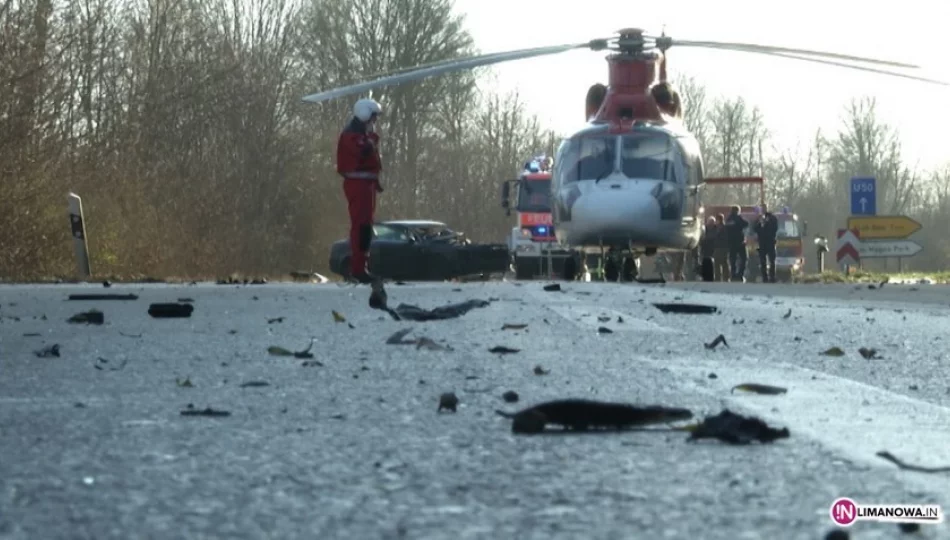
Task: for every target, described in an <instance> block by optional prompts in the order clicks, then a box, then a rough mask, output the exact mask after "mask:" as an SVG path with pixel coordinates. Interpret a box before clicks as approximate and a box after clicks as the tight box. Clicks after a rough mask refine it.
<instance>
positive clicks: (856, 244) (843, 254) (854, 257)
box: [836, 229, 861, 268]
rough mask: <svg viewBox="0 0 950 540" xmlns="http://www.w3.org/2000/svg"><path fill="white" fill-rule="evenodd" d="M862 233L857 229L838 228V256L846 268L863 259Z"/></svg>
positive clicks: (840, 263) (839, 262)
mask: <svg viewBox="0 0 950 540" xmlns="http://www.w3.org/2000/svg"><path fill="white" fill-rule="evenodd" d="M860 247H861V234H860V233H859V232H858V231H856V230H849V229H838V249H837V251H836V258H837V261H838V264H839V265H840V266H842V267H844V268H848V267H851V266H856V265H857V264H858V262H860V261H861V253H860V251H859V249H860Z"/></svg>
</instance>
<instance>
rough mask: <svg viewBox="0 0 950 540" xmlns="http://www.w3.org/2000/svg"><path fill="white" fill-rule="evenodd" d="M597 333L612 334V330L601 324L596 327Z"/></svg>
mask: <svg viewBox="0 0 950 540" xmlns="http://www.w3.org/2000/svg"><path fill="white" fill-rule="evenodd" d="M597 333H598V334H613V333H614V331H613V330H611V329H610V328H607V327H606V326H601V327H600V328H598V329H597Z"/></svg>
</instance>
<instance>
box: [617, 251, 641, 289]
mask: <svg viewBox="0 0 950 540" xmlns="http://www.w3.org/2000/svg"><path fill="white" fill-rule="evenodd" d="M637 274H638V270H637V260H636V259H634V258H633V257H630V256H627V257H624V258H623V266H622V267H621V270H620V279H621V281H623V282H625V283H629V282H631V281H636V279H637Z"/></svg>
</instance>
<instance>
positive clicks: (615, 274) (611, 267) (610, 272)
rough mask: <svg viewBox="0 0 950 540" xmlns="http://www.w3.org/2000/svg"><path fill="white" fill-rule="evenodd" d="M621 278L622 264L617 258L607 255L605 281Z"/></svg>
mask: <svg viewBox="0 0 950 540" xmlns="http://www.w3.org/2000/svg"><path fill="white" fill-rule="evenodd" d="M618 279H620V265H619V264H618V263H617V259H616V258H614V257H610V256H607V257H605V258H604V281H607V282H610V283H614V282H616V281H617V280H618Z"/></svg>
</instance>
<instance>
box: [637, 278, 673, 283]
mask: <svg viewBox="0 0 950 540" xmlns="http://www.w3.org/2000/svg"><path fill="white" fill-rule="evenodd" d="M637 283H643V284H644V285H647V284H653V283H661V284H666V280H665V279H663V278H662V277H658V278H646V279H640V278H637Z"/></svg>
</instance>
